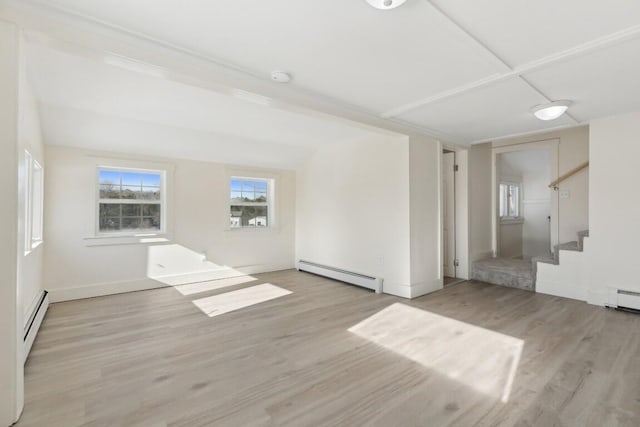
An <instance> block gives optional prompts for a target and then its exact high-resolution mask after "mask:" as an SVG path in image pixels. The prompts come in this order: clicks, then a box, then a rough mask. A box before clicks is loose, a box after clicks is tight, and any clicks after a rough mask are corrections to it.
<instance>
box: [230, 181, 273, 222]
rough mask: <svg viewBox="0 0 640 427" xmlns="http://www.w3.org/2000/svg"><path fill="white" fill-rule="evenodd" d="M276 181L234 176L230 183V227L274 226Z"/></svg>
mask: <svg viewBox="0 0 640 427" xmlns="http://www.w3.org/2000/svg"><path fill="white" fill-rule="evenodd" d="M273 187H274V180H273V179H268V178H253V177H239V176H232V177H231V178H230V182H229V214H230V215H229V219H230V222H229V226H230V227H231V228H232V229H238V228H268V227H271V226H272V224H273V198H274V196H273V195H274V191H273Z"/></svg>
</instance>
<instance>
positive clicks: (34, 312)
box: [24, 291, 49, 361]
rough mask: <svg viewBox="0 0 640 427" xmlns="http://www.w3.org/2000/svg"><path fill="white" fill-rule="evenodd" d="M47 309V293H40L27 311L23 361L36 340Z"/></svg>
mask: <svg viewBox="0 0 640 427" xmlns="http://www.w3.org/2000/svg"><path fill="white" fill-rule="evenodd" d="M47 308H49V293H48V292H47V291H42V292H41V293H40V295H39V296H38V298H36V299H35V301H34V304H33V305H32V306H31V308H30V310H29V313H28V315H29V317H28V318H27V321H26V322H25V325H24V360H25V361H26V360H27V356H29V352H30V351H31V346H33V342H34V341H35V339H36V335H37V334H38V330H39V329H40V325H41V324H42V320H43V319H44V315H45V313H46V312H47Z"/></svg>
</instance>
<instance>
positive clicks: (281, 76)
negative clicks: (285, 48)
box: [271, 71, 291, 83]
mask: <svg viewBox="0 0 640 427" xmlns="http://www.w3.org/2000/svg"><path fill="white" fill-rule="evenodd" d="M271 80H273V81H274V82H278V83H289V82H290V81H291V74H289V73H285V72H284V71H272V72H271Z"/></svg>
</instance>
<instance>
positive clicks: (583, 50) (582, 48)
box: [381, 0, 640, 118]
mask: <svg viewBox="0 0 640 427" xmlns="http://www.w3.org/2000/svg"><path fill="white" fill-rule="evenodd" d="M427 1H429V0H427ZM639 36H640V25H636V26H633V27H629V28H626V29H624V30H621V31H618V32H615V33H612V34H608V35H606V36H603V37H600V38H598V39H595V40H591V41H588V42H585V43H582V44H580V45H578V46H574V47H572V48H569V49H566V50H564V51H561V52H557V53H555V54H551V55H548V56H545V57H543V58H540V59H537V60H534V61H531V62H528V63H526V64H523V65H520V66H516V67H514V68H513V69H512V70H511V71H509V72H505V73H497V74H494V75H491V76H489V77H486V78H483V79H479V80H476V81H474V82H472V83H469V84H465V85H461V86H458V87H457V88H453V89H450V90H446V91H443V92H440V93H438V94H435V95H432V96H429V97H427V98H423V99H421V100H418V101H414V102H411V103H407V104H404V105H401V106H399V107H396V108H393V109H391V110H388V111H386V112H384V113H382V114H381V117H383V118H389V117H394V116H399V115H400V114H403V113H406V112H408V111H411V110H415V109H417V108H420V107H424V106H426V105H429V104H433V103H435V102H437V101H441V100H444V99H448V98H451V97H454V96H457V95H461V94H464V93H466V92H470V91H472V90H474V89H478V88H481V87H484V86H489V85H491V84H494V83H497V82H500V81H502V80H507V79H510V78H513V77H520V76H523V75H525V74H527V73H530V72H533V71H536V70H539V69H543V68H547V67H550V66H553V65H555V64H556V63H559V62H562V61H565V60H568V59H571V58H574V57H579V56H582V55H587V54H589V53H592V52H596V51H598V50H601V49H604V48H606V47H608V46H610V45H613V44H615V43H619V42H623V41H626V40H630V39H634V38H636V37H639Z"/></svg>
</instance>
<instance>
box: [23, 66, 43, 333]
mask: <svg viewBox="0 0 640 427" xmlns="http://www.w3.org/2000/svg"><path fill="white" fill-rule="evenodd" d="M19 126H20V130H19V132H20V136H19V147H18V157H19V169H20V171H19V174H20V175H19V176H20V183H21V186H22V185H23V184H24V183H25V174H26V170H25V158H24V157H25V152H24V150H29V153H30V154H31V156H32V158H33V160H35V161H37V162H38V163H39V164H40V165H41V166H42V167H44V168H45V169H46V165H45V162H44V146H43V144H42V133H41V128H40V115H39V113H38V105H37V102H36V99H35V97H34V95H33V93H32V91H31V87H30V86H29V83H28V82H27V80H26V78H25V76H24V73H23V74H22V75H21V79H20V114H19ZM25 198H26V190H25V189H24V188H22V187H21V191H20V195H19V201H18V210H19V214H18V233H19V235H20V236H24V235H25V205H26V200H25ZM45 244H46V243H45V242H43V243H42V244H40V245H39V246H37V247H36V248H35V249H33V250H30V248H26V247H25V239H24V238H20V239H18V286H19V287H20V291H21V300H22V307H23V312H24V318H25V322H26V321H27V320H28V317H29V315H30V312H31V309H32V308H33V306H34V302H35V300H36V299H37V297H38V296H39V295H40V292H41V291H42V272H43V253H44V249H43V246H44V245H45ZM27 250H29V251H28V253H27Z"/></svg>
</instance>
